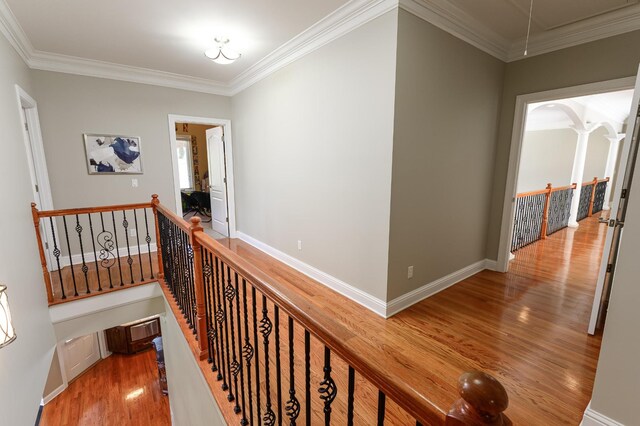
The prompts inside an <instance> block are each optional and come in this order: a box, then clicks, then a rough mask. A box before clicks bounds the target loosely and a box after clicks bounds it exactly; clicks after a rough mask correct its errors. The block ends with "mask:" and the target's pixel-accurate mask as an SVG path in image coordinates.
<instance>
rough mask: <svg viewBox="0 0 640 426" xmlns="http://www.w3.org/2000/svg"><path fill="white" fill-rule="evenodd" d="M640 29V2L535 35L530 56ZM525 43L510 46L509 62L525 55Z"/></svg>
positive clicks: (530, 42)
mask: <svg viewBox="0 0 640 426" xmlns="http://www.w3.org/2000/svg"><path fill="white" fill-rule="evenodd" d="M636 30H640V5H635V6H629V7H625V8H623V9H618V10H615V11H612V12H608V13H605V14H603V15H599V16H594V17H592V18H589V19H585V20H583V21H579V22H575V23H573V24H568V25H564V26H562V27H558V28H554V29H552V30H548V31H545V32H544V33H541V34H537V35H536V34H534V35H532V36H531V38H530V40H529V48H528V52H527V53H528V54H527V56H526V57H527V58H528V57H530V56H536V55H541V54H544V53H549V52H553V51H556V50H561V49H566V48H568V47H572V46H577V45H580V44H584V43H589V42H591V41H596V40H601V39H604V38H607V37H613V36H616V35H620V34H624V33H628V32H631V31H636ZM524 45H525V40H524V39H520V40H518V41H516V42H514V43H513V44H512V45H511V47H510V49H509V54H508V56H507V59H506V60H507V62H513V61H517V60H519V59H523V58H525V56H524V55H523V52H524Z"/></svg>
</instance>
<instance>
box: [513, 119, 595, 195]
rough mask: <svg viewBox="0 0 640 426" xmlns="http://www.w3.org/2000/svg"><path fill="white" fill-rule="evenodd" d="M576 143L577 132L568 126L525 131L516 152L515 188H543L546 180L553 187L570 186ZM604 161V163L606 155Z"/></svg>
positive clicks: (530, 189) (524, 190) (526, 189)
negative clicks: (518, 160)
mask: <svg viewBox="0 0 640 426" xmlns="http://www.w3.org/2000/svg"><path fill="white" fill-rule="evenodd" d="M577 144H578V134H577V133H576V132H575V131H573V130H571V129H554V130H534V131H527V132H525V134H524V138H523V140H522V152H521V154H520V168H519V169H518V185H517V188H518V190H517V191H518V192H528V191H535V190H538V189H544V188H545V187H546V186H547V183H551V184H552V185H553V186H555V187H558V186H565V185H571V184H572V183H573V182H571V169H573V159H574V157H575V155H576V145H577ZM604 161H605V162H606V157H605V160H604ZM603 168H604V166H603ZM585 170H586V167H585ZM585 176H589V175H585ZM591 177H592V178H593V176H591Z"/></svg>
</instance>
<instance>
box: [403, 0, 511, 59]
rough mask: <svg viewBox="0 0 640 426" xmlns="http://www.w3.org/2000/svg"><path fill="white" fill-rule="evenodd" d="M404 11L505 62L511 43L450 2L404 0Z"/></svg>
mask: <svg viewBox="0 0 640 426" xmlns="http://www.w3.org/2000/svg"><path fill="white" fill-rule="evenodd" d="M400 7H401V8H402V9H404V10H406V11H407V12H409V13H412V14H414V15H416V16H417V17H419V18H422V19H424V20H425V21H427V22H429V23H431V24H433V25H435V26H436V27H438V28H440V29H441V30H444V31H446V32H448V33H449V34H451V35H453V36H455V37H457V38H459V39H461V40H464V41H466V42H467V43H469V44H471V45H472V46H475V47H477V48H478V49H480V50H482V51H484V52H486V53H488V54H490V55H491V56H494V57H496V58H498V59H500V60H502V61H505V60H506V59H507V54H508V52H509V47H510V43H509V41H508V40H507V39H505V38H503V37H502V36H500V35H499V34H497V33H496V32H494V31H493V30H491V29H490V28H488V27H487V26H486V25H484V24H482V23H481V22H479V21H478V20H476V19H475V18H474V17H472V16H471V15H469V14H468V13H466V12H465V11H463V10H462V9H460V8H458V7H457V6H454V5H453V4H452V3H450V2H449V1H447V0H400Z"/></svg>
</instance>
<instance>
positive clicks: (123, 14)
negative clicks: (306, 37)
mask: <svg viewBox="0 0 640 426" xmlns="http://www.w3.org/2000/svg"><path fill="white" fill-rule="evenodd" d="M6 1H7V3H8V5H9V7H10V8H11V11H12V12H13V14H14V15H15V17H16V18H17V20H18V22H19V23H20V26H21V27H22V29H23V30H24V32H25V33H26V35H27V37H28V38H29V40H30V41H31V44H32V45H33V47H34V49H36V50H39V51H43V52H51V53H58V54H62V55H69V56H76V57H80V58H86V59H94V60H99V61H104V62H112V63H116V64H123V65H129V66H134V67H141V68H148V69H153V70H159V71H166V72H170V73H174V74H182V75H187V76H192V77H198V78H204V79H208V80H215V81H219V82H227V81H229V80H231V79H232V78H233V77H235V76H237V75H238V74H240V73H241V72H243V71H244V70H246V69H247V68H249V67H250V66H251V65H253V64H254V63H256V62H257V61H258V60H260V59H262V58H263V57H265V56H266V55H267V54H269V53H270V52H272V51H273V50H275V49H276V48H277V47H279V46H280V45H282V44H284V43H285V42H287V41H289V40H290V39H292V38H293V37H295V36H296V35H298V34H299V33H301V32H302V31H304V30H305V29H307V28H308V27H310V26H311V25H313V24H314V23H315V22H317V21H319V20H320V19H322V18H324V17H325V16H326V15H328V14H329V13H331V12H332V11H334V10H335V9H337V8H338V7H340V6H342V5H343V4H344V3H346V2H347V0H322V1H300V0H277V1H255V0H234V1H225V0H181V1H175V0H135V1H131V0H109V1H99V2H98V1H87V0H64V1H54V0H47V1H42V0H6ZM217 35H223V36H227V37H229V38H230V39H231V42H230V47H234V48H235V49H236V50H238V51H239V52H241V53H242V57H241V58H240V59H239V60H238V61H236V62H235V63H234V64H231V65H224V66H222V65H217V64H215V63H213V62H212V61H211V60H209V59H207V58H206V57H205V56H204V53H203V52H204V50H206V49H207V48H210V47H212V46H213V45H214V43H213V38H214V37H215V36H217Z"/></svg>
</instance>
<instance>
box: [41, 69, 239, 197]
mask: <svg viewBox="0 0 640 426" xmlns="http://www.w3.org/2000/svg"><path fill="white" fill-rule="evenodd" d="M32 76H33V85H34V89H35V90H34V92H35V95H34V97H36V99H37V101H38V106H39V108H40V111H39V112H40V124H41V127H42V133H43V138H44V147H45V153H46V157H47V166H48V168H49V180H50V181H51V185H52V188H51V190H52V193H53V203H54V207H55V208H57V209H59V208H72V207H85V206H99V205H107V204H121V203H133V202H144V201H147V200H151V198H150V197H151V194H153V193H157V194H159V196H160V201H161V202H162V203H163V204H165V205H167V206H169V207H172V208H173V207H174V205H175V195H174V191H173V170H172V168H171V149H170V146H169V124H168V121H167V115H168V114H180V115H191V116H201V117H214V118H229V117H230V115H231V108H230V100H229V98H228V97H224V96H216V95H209V94H203V93H195V92H189V91H183V90H176V89H168V88H163V87H157V86H150V85H145V84H137V83H127V82H122V81H115V80H106V79H100V78H93V77H83V76H77V75H70V74H61V73H55V72H48V71H33V74H32ZM101 132H104V133H107V134H123V135H131V136H140V137H141V151H142V154H141V155H142V168H143V171H144V174H142V175H133V176H132V175H124V176H103V175H92V176H89V174H88V172H87V166H86V160H85V151H84V145H83V144H84V141H83V137H82V135H83V133H101ZM132 178H137V179H138V183H139V186H138V187H137V188H132V187H131V179H132Z"/></svg>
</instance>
